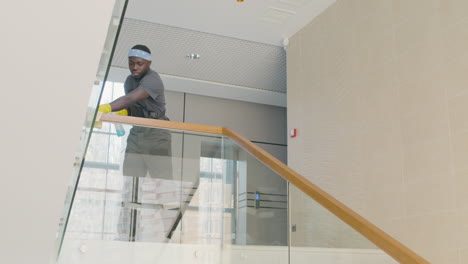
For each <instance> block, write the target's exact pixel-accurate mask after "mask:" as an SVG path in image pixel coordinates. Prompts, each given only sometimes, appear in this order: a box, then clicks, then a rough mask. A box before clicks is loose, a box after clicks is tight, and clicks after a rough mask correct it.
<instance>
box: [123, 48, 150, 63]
mask: <svg viewBox="0 0 468 264" xmlns="http://www.w3.org/2000/svg"><path fill="white" fill-rule="evenodd" d="M128 57H138V58H142V59H145V60H147V61H151V54H149V53H148V52H146V51H143V50H139V49H131V50H130V51H129V52H128Z"/></svg>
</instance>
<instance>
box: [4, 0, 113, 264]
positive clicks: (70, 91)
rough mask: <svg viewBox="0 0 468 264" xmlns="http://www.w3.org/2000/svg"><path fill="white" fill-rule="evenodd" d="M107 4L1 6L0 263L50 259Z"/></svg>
mask: <svg viewBox="0 0 468 264" xmlns="http://www.w3.org/2000/svg"><path fill="white" fill-rule="evenodd" d="M113 4H114V1H112V0H101V1H94V0H81V1H63V0H48V1H22V0H18V1H9V2H7V3H3V5H2V9H1V10H2V11H0V32H1V35H2V39H1V41H0V50H1V51H2V52H1V62H2V63H1V64H0V71H1V72H2V76H3V77H2V99H3V100H2V105H1V109H2V113H1V130H0V140H1V143H0V146H1V149H0V151H1V154H2V162H1V163H0V173H1V174H2V182H1V184H0V200H1V201H2V210H1V212H0V226H1V227H2V235H1V237H0V258H1V260H0V262H2V263H10V264H15V263H21V264H24V263H47V262H48V261H49V257H50V256H51V253H52V248H53V243H54V238H55V232H56V230H57V224H58V220H59V217H60V213H61V210H62V207H63V201H64V195H65V189H66V183H67V181H68V180H69V178H70V176H71V172H72V164H73V158H74V151H75V150H76V148H77V145H78V142H79V135H80V129H81V125H82V124H83V120H84V115H85V111H86V106H87V102H88V99H89V92H90V88H91V86H92V84H93V81H94V78H95V75H96V72H97V65H98V62H99V58H100V53H101V51H102V48H103V44H104V39H105V37H106V32H107V27H108V23H109V21H110V16H111V12H112V8H113Z"/></svg>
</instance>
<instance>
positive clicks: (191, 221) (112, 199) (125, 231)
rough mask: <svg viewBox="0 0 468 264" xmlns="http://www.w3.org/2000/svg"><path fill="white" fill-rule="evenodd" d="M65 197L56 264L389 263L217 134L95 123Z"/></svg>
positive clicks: (389, 260) (330, 215) (356, 236)
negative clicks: (69, 196) (69, 200)
mask: <svg viewBox="0 0 468 264" xmlns="http://www.w3.org/2000/svg"><path fill="white" fill-rule="evenodd" d="M116 129H119V130H120V131H119V132H118V131H117V130H116ZM74 197H75V199H74V201H73V204H72V209H71V211H70V214H69V218H68V225H67V228H66V230H65V233H64V237H65V239H64V243H63V246H62V252H61V254H60V257H59V263H63V264H65V263H66V264H72V263H100V264H101V263H113V264H116V263H122V264H123V263H125V264H132V263H135V264H137V263H138V264H146V263H148V264H149V263H171V264H173V263H176V264H185V263H206V264H208V263H252V264H253V263H255V264H257V263H278V264H280V263H281V264H283V263H284V264H286V263H294V264H302V263H304V264H305V263H322V264H328V263H330V264H332V263H343V264H348V263H353V264H354V263H372V264H380V263H382V264H383V263H396V262H394V261H393V260H392V259H391V258H390V257H389V256H387V255H386V254H385V253H383V251H381V250H379V249H377V247H375V246H374V245H373V244H372V243H370V242H369V241H368V240H367V239H365V238H364V237H363V236H361V235H360V234H358V233H357V232H356V231H354V230H353V229H352V228H350V227H349V226H347V225H346V224H344V223H343V222H341V220H339V219H338V218H337V217H336V216H334V215H332V214H331V213H329V212H328V211H327V210H325V209H324V208H323V207H321V206H320V205H319V204H318V203H316V202H315V201H314V200H312V199H311V198H309V197H308V196H306V195H305V194H303V193H302V191H300V190H298V189H297V188H295V187H294V186H293V185H291V184H289V183H288V182H287V181H286V180H284V179H283V178H282V177H280V176H279V175H278V174H277V173H275V172H274V171H273V170H272V169H271V168H270V167H268V166H266V165H265V164H263V163H262V162H260V161H258V160H257V159H256V158H254V157H253V156H252V155H250V154H249V153H247V152H246V151H245V150H244V149H243V148H241V147H239V145H237V144H236V143H234V142H233V141H232V140H231V139H229V138H227V137H225V136H223V135H217V134H204V133H196V132H187V131H179V130H170V129H161V128H150V127H141V126H132V125H122V126H121V127H119V126H116V125H115V124H113V123H108V122H104V124H103V127H102V129H99V130H94V132H93V135H92V137H91V140H90V143H89V147H88V151H87V154H86V157H85V159H84V164H83V168H82V171H81V175H80V177H79V182H78V185H77V187H76V191H75V194H74Z"/></svg>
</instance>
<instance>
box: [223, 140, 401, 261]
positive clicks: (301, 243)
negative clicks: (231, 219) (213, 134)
mask: <svg viewBox="0 0 468 264" xmlns="http://www.w3.org/2000/svg"><path fill="white" fill-rule="evenodd" d="M224 147H225V151H226V152H227V153H234V154H233V156H236V157H237V159H236V160H237V161H238V166H237V177H238V178H237V182H238V186H237V204H238V206H237V212H238V213H237V217H236V219H235V221H236V222H237V225H236V227H237V229H236V234H235V236H236V238H237V239H236V241H235V244H236V245H238V248H237V249H239V250H240V252H238V254H237V255H232V256H233V259H232V261H237V260H239V259H242V258H244V259H243V261H246V262H245V263H250V262H249V261H247V259H252V257H253V256H254V257H256V259H258V258H260V257H261V258H264V259H263V260H262V262H267V260H270V261H272V263H291V264H302V263H304V264H305V263H321V264H328V263H330V264H332V263H340V264H348V263H349V264H355V263H373V264H383V263H385V264H389V263H397V262H396V261H394V260H393V259H392V258H391V257H390V256H388V255H387V254H386V253H385V252H383V251H382V250H380V249H378V248H377V247H376V246H375V245H374V244H373V243H371V242H370V241H369V240H368V239H366V238H365V237H364V236H362V235H361V234H359V233H358V232H357V231H355V230H354V229H353V228H351V227H350V226H349V225H347V224H346V223H344V222H343V221H341V220H340V219H339V218H338V217H336V216H335V215H333V214H332V213H330V212H329V211H328V210H326V209H325V208H324V207H322V206H321V205H320V204H318V203H317V202H316V201H314V200H313V199H312V198H310V197H309V196H307V195H306V194H304V193H303V192H302V191H301V190H299V189H297V188H296V187H295V186H294V185H292V184H289V183H288V182H287V181H286V180H284V179H283V178H282V177H280V176H279V175H278V174H277V173H275V172H274V171H273V170H272V169H270V167H268V166H266V165H265V164H263V163H262V162H260V161H259V160H257V159H256V158H254V157H253V156H251V155H250V154H248V153H247V152H246V151H245V150H244V149H242V148H241V147H239V146H238V145H236V144H235V143H233V142H232V141H231V140H226V141H225V143H224ZM240 245H245V247H240ZM258 246H261V249H256V248H258ZM288 251H289V253H288ZM248 255H249V256H250V258H248V257H246V256H248ZM279 259H284V261H285V262H277V261H278V260H279ZM243 263H244V262H243ZM252 263H253V262H252Z"/></svg>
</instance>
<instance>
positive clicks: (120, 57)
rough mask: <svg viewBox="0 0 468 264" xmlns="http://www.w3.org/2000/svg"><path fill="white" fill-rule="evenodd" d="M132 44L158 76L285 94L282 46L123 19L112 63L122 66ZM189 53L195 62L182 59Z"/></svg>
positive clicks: (284, 67)
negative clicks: (148, 57) (146, 51)
mask: <svg viewBox="0 0 468 264" xmlns="http://www.w3.org/2000/svg"><path fill="white" fill-rule="evenodd" d="M239 30H242V29H239ZM135 44H145V45H147V46H148V47H149V48H150V49H151V52H152V53H153V65H152V68H153V69H155V70H156V71H157V72H159V73H163V74H168V75H174V76H180V77H185V78H190V79H197V80H205V81H211V82H217V83H224V84H231V85H237V86H243V87H249V88H254V89H260V90H267V91H274V92H280V93H286V53H285V52H284V50H283V48H282V47H278V46H273V45H267V44H262V43H256V42H251V41H245V40H240V39H235V38H229V37H224V36H219V35H214V34H208V33H203V32H198V31H193V30H187V29H182V28H177V27H170V26H166V25H160V24H155V23H149V22H144V21H139V20H134V19H126V20H125V22H124V24H123V27H122V31H121V35H120V38H119V43H118V45H117V50H116V53H115V57H114V60H113V62H112V65H113V66H115V67H122V68H126V67H127V63H128V62H127V52H128V50H129V49H130V48H131V47H132V46H133V45H135ZM190 53H197V54H200V59H198V60H189V59H187V58H186V55H187V54H190Z"/></svg>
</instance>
